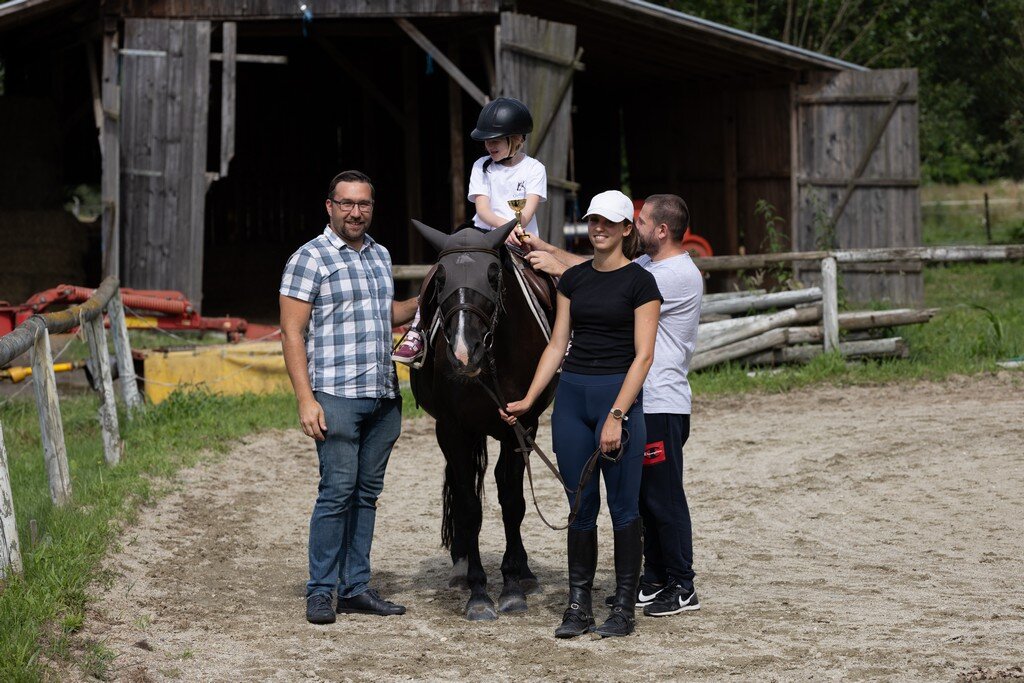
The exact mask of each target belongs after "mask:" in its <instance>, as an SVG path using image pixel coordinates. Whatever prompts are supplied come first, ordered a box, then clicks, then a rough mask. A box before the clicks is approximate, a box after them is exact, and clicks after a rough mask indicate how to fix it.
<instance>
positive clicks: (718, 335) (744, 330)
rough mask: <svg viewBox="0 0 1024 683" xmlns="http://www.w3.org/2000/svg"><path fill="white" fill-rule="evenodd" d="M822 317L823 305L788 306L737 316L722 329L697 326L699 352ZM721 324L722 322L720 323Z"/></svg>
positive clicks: (814, 320)
mask: <svg viewBox="0 0 1024 683" xmlns="http://www.w3.org/2000/svg"><path fill="white" fill-rule="evenodd" d="M820 319H821V307H820V306H809V307H807V308H788V309H786V310H784V311H779V312H778V313H772V314H769V315H757V316H750V317H746V318H737V319H736V320H735V321H733V320H729V321H723V322H729V323H738V324H731V325H729V326H728V327H724V326H723V327H722V328H720V329H709V327H708V326H707V325H699V326H698V327H697V352H698V353H705V352H707V351H710V350H712V349H716V348H718V347H720V346H726V345H728V344H732V343H735V342H738V341H742V340H744V339H748V338H750V337H754V336H757V335H759V334H763V333H765V332H767V331H769V330H774V329H775V328H778V327H789V326H792V325H798V324H800V323H808V322H816V321H818V320H820ZM719 324H720V323H719Z"/></svg>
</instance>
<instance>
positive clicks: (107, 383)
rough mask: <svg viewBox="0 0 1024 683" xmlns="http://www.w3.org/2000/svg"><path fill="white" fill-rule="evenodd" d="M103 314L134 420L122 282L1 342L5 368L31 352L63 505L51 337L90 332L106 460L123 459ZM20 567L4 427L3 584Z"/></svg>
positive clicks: (53, 481) (65, 477)
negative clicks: (120, 287)
mask: <svg viewBox="0 0 1024 683" xmlns="http://www.w3.org/2000/svg"><path fill="white" fill-rule="evenodd" d="M104 311H106V315H107V317H108V318H109V320H110V331H111V333H112V334H113V337H114V352H115V357H116V359H117V368H118V374H119V377H120V380H121V394H122V398H123V400H124V403H125V406H127V408H128V416H129V417H131V415H132V412H133V411H134V410H135V409H136V408H138V407H139V406H141V405H142V396H141V394H140V393H139V390H138V386H137V383H136V377H135V366H134V365H133V364H132V352H131V346H130V344H129V341H128V326H127V324H126V322H125V316H124V305H123V304H122V302H121V293H120V290H119V288H118V281H117V278H114V277H108V278H107V279H106V280H104V281H103V282H102V283H101V284H100V286H99V287H98V288H97V289H96V291H95V292H94V293H93V295H92V296H91V297H90V298H89V299H88V300H87V301H85V302H83V303H81V304H79V305H77V306H72V307H71V308H68V309H66V310H64V311H59V312H57V313H47V314H44V315H34V316H32V317H31V318H29V319H28V320H26V321H25V322H23V323H22V324H21V325H19V326H18V327H17V328H15V329H14V330H13V331H12V332H10V333H9V334H7V335H4V336H3V337H0V367H2V366H3V365H5V364H7V363H9V362H10V361H12V360H14V359H15V358H16V357H18V356H19V355H21V354H23V353H25V352H26V351H29V350H31V352H32V384H33V387H34V389H35V398H36V410H37V412H38V413H39V429H40V432H41V434H42V442H43V455H44V458H45V461H46V474H47V478H48V480H49V485H50V499H51V500H52V501H53V504H54V505H58V506H63V505H66V504H67V503H68V502H70V500H71V477H70V475H69V471H68V459H67V446H66V445H65V441H64V424H63V422H62V421H61V415H60V400H59V398H58V396H57V381H56V378H55V376H54V372H53V360H54V359H53V352H52V349H51V347H50V334H51V333H53V334H60V333H62V332H68V331H69V330H71V329H73V328H75V327H78V328H80V329H81V330H82V331H83V332H84V333H85V337H86V340H87V341H88V344H89V354H90V356H91V359H92V363H93V366H94V367H95V368H96V372H97V385H98V390H99V394H100V409H99V422H100V433H101V434H102V436H103V455H104V458H105V460H106V462H107V464H108V465H110V466H114V465H117V464H118V463H119V462H120V460H121V448H122V442H121V436H120V426H119V425H118V417H117V406H116V404H115V399H114V383H113V377H112V372H111V367H110V355H109V352H108V351H107V332H106V327H105V325H104V321H103V316H104ZM21 568H22V561H21V552H20V546H19V543H18V532H17V528H16V526H15V517H14V503H13V499H12V497H11V481H10V474H9V470H8V467H7V449H6V448H5V446H4V438H3V425H2V424H0V579H2V578H3V577H4V576H5V575H6V574H7V573H8V571H10V572H20V571H21Z"/></svg>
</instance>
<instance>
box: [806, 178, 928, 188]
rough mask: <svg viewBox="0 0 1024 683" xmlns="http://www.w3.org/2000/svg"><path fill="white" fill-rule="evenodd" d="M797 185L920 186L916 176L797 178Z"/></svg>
mask: <svg viewBox="0 0 1024 683" xmlns="http://www.w3.org/2000/svg"><path fill="white" fill-rule="evenodd" d="M797 183H798V184H799V185H809V186H812V187H847V186H849V185H851V184H852V185H853V186H854V187H920V185H921V181H919V180H917V179H916V178H854V179H850V178H798V179H797Z"/></svg>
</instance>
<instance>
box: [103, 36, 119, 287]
mask: <svg viewBox="0 0 1024 683" xmlns="http://www.w3.org/2000/svg"><path fill="white" fill-rule="evenodd" d="M114 27H115V28H114V29H113V30H111V29H110V28H109V27H108V29H107V30H106V31H104V33H103V81H102V87H101V95H100V96H101V99H102V105H103V125H102V126H101V128H100V139H101V144H100V150H101V152H102V156H103V169H102V174H101V179H100V201H101V202H102V205H103V215H102V217H101V222H100V226H101V227H100V244H101V249H102V251H103V254H102V275H103V277H104V278H106V277H109V276H111V275H113V276H115V277H118V278H119V277H120V273H121V215H120V210H119V207H120V202H121V196H120V195H121V131H120V119H121V86H120V85H119V84H118V56H117V47H118V34H117V30H116V24H114Z"/></svg>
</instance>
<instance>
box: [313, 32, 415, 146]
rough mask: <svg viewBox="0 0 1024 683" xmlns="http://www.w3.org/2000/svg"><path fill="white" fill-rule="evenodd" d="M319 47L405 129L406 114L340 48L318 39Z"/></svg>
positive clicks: (325, 40) (323, 39) (324, 39)
mask: <svg viewBox="0 0 1024 683" xmlns="http://www.w3.org/2000/svg"><path fill="white" fill-rule="evenodd" d="M316 42H317V45H319V46H320V47H321V48H323V51H324V52H326V53H327V56H328V57H330V58H331V60H332V61H333V62H334V63H335V64H337V65H338V66H339V67H340V68H341V70H342V71H344V72H345V73H346V74H347V75H348V77H349V78H351V79H352V80H353V81H355V82H356V85H358V86H359V87H360V88H361V89H363V90H364V91H365V92H366V94H367V95H369V96H370V97H371V98H372V99H373V100H374V101H375V102H376V103H377V104H379V105H380V106H381V108H382V109H383V110H384V111H385V112H387V114H388V116H390V117H391V119H392V120H393V121H394V122H395V123H397V124H398V125H399V126H401V127H403V128H404V127H405V114H403V113H402V111H401V110H400V109H399V108H398V107H396V106H395V105H394V104H392V103H391V100H389V99H388V98H387V97H386V96H385V95H384V93H382V92H381V91H380V89H379V88H378V87H377V85H376V84H375V83H374V82H373V81H371V80H370V79H369V77H367V75H366V74H365V73H363V71H362V70H360V69H357V68H356V66H355V64H353V63H352V62H351V61H349V59H348V57H346V56H345V55H344V54H342V53H341V51H340V50H338V48H336V47H335V46H334V44H333V43H331V42H330V41H329V40H327V39H326V38H321V37H318V38H316Z"/></svg>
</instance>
